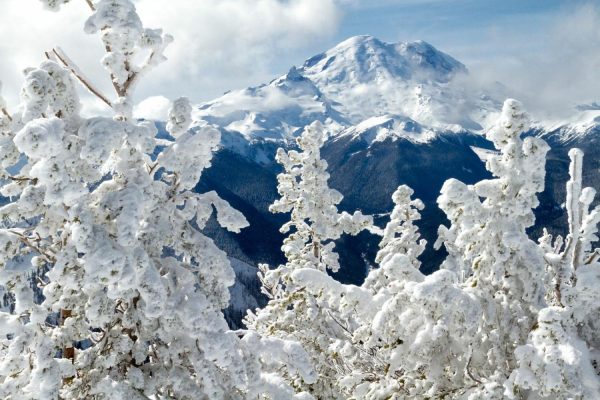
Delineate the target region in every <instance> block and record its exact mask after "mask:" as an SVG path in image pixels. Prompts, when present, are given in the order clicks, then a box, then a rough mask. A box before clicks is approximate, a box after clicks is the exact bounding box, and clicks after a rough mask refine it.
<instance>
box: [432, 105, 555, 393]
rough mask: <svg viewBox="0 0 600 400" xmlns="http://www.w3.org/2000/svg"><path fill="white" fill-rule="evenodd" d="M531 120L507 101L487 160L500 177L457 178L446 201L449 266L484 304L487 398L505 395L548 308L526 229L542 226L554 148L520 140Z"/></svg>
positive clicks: (481, 342) (476, 350) (539, 262)
mask: <svg viewBox="0 0 600 400" xmlns="http://www.w3.org/2000/svg"><path fill="white" fill-rule="evenodd" d="M527 121H528V117H527V115H526V114H525V113H524V112H523V110H522V106H521V104H520V103H519V102H517V101H516V100H507V101H506V102H505V103H504V106H503V108H502V114H501V116H500V118H499V120H498V122H497V123H496V125H495V126H494V127H493V128H492V129H491V130H490V131H489V132H488V133H487V137H488V138H489V139H490V140H491V141H492V142H493V143H494V145H495V146H496V148H497V149H498V150H499V151H500V153H499V154H497V155H493V156H492V157H490V158H489V159H488V161H487V168H488V170H489V171H490V172H492V174H494V176H495V177H496V178H495V179H490V180H484V181H481V182H479V183H477V184H475V185H474V186H467V185H464V184H463V183H461V182H458V181H456V180H449V181H447V182H446V183H445V184H444V186H443V188H442V196H441V197H440V198H439V204H440V207H441V208H442V210H444V211H445V212H446V214H447V215H448V217H449V219H450V222H451V227H450V229H445V228H443V227H442V228H441V229H440V241H443V242H444V244H445V245H446V247H447V249H448V251H449V253H450V257H449V260H448V265H449V266H452V268H455V269H456V270H457V271H459V272H460V273H461V274H463V279H464V281H465V285H466V286H471V287H472V288H473V290H474V291H475V292H476V293H477V296H478V298H479V299H480V302H481V305H482V310H483V315H482V319H481V326H480V328H479V332H478V335H477V338H475V342H474V343H473V356H472V360H471V363H470V365H471V366H472V369H473V370H475V371H477V374H478V376H479V377H478V378H476V381H475V382H474V383H477V381H481V382H488V385H487V388H486V389H485V391H486V392H489V391H490V390H491V389H490V388H492V387H493V391H498V392H500V391H501V384H502V382H504V380H505V379H506V378H507V377H508V375H510V373H511V370H512V369H513V368H514V367H515V359H514V350H515V348H516V346H518V345H519V344H522V343H524V342H525V340H526V339H527V336H528V333H529V332H530V330H531V327H532V326H533V325H534V323H535V320H536V315H537V312H538V311H539V309H540V308H541V307H543V305H544V285H543V281H544V269H545V267H544V259H543V253H542V251H541V250H540V249H539V247H538V246H537V244H536V243H535V242H533V241H532V240H531V239H529V238H528V236H527V233H526V229H527V228H528V227H530V226H532V225H533V223H534V215H533V209H534V208H535V207H537V205H538V204H539V202H538V199H537V196H536V194H537V193H539V192H541V191H542V190H543V188H544V177H545V169H544V165H545V155H546V152H547V151H548V149H549V147H548V145H547V144H546V143H545V142H544V141H542V140H541V139H539V138H535V137H527V138H525V139H524V140H522V139H521V138H520V135H521V133H522V132H524V131H526V130H527V129H528V126H527ZM480 198H483V199H484V200H483V202H481V201H480V200H479V199H480ZM498 396H500V397H501V392H500V393H499V394H498Z"/></svg>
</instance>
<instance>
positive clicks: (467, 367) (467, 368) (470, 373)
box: [465, 349, 483, 384]
mask: <svg viewBox="0 0 600 400" xmlns="http://www.w3.org/2000/svg"><path fill="white" fill-rule="evenodd" d="M472 359H473V350H472V349H470V351H469V360H468V361H467V366H466V367H465V371H466V372H467V375H468V376H469V378H471V379H473V380H474V381H475V382H477V383H479V384H482V383H483V382H482V381H481V380H479V379H477V378H475V376H474V375H473V373H472V372H471V360H472Z"/></svg>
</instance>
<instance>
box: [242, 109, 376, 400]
mask: <svg viewBox="0 0 600 400" xmlns="http://www.w3.org/2000/svg"><path fill="white" fill-rule="evenodd" d="M325 139H326V138H325V132H324V129H323V126H322V125H321V124H320V123H319V122H318V121H317V122H314V123H312V124H311V125H309V126H308V127H306V129H305V130H304V132H303V133H302V135H301V136H300V137H299V138H298V139H297V142H298V147H299V151H296V150H290V151H288V152H286V151H284V150H283V149H279V150H278V152H277V161H278V162H279V163H280V164H281V165H282V166H283V168H284V172H283V173H281V174H280V175H279V176H278V178H277V179H278V182H279V184H278V191H279V194H280V195H281V198H280V199H278V200H276V201H275V203H274V204H273V205H272V206H271V208H270V209H271V211H272V212H290V213H291V217H290V221H289V222H288V223H286V224H285V225H283V227H282V228H281V232H283V233H288V237H287V238H286V239H285V240H284V243H283V247H282V250H283V252H284V254H285V256H286V258H287V263H286V264H284V265H281V266H279V267H277V268H275V269H274V270H269V269H268V266H266V265H262V266H261V274H260V277H261V280H262V282H263V291H264V292H265V294H267V296H268V297H269V299H270V300H269V303H268V304H267V306H266V307H265V308H264V309H261V310H257V312H256V314H253V313H250V314H249V315H248V316H247V318H246V324H247V326H248V327H249V328H250V329H251V330H255V331H257V332H259V333H260V334H263V335H267V336H268V335H272V336H274V337H279V338H282V339H285V340H294V341H298V342H299V343H300V344H302V346H303V347H304V349H305V350H306V351H307V352H308V353H309V355H310V357H311V360H312V362H313V365H314V367H315V369H316V372H317V374H318V378H319V380H318V381H317V382H302V384H301V386H300V387H305V388H307V390H310V391H311V392H312V393H314V394H315V395H316V396H317V397H320V398H340V397H339V396H340V394H339V393H337V392H336V389H335V383H334V382H333V380H334V378H333V376H334V375H335V372H334V370H333V366H332V364H331V360H330V359H328V357H329V356H328V355H329V352H328V347H329V345H330V343H331V341H332V340H334V338H336V337H338V336H339V335H340V334H341V332H340V329H341V328H340V326H338V325H337V324H336V322H335V321H334V320H333V319H332V317H331V315H329V313H328V310H327V308H326V307H323V305H318V304H317V302H316V298H315V296H313V295H311V294H309V292H308V291H307V290H305V289H306V288H304V287H302V286H298V285H296V284H294V282H293V280H292V279H291V274H292V273H293V272H294V271H296V270H300V269H312V270H317V271H319V272H321V273H322V275H323V276H325V277H327V275H326V274H325V272H326V271H327V270H329V271H333V272H335V271H337V270H338V269H339V262H338V255H337V253H335V251H334V246H335V242H334V240H336V239H338V238H340V236H341V235H342V234H344V233H347V234H352V235H356V234H358V233H359V232H360V231H361V230H363V229H366V228H367V227H369V226H371V225H372V218H371V217H368V216H364V215H362V213H360V212H359V211H357V212H355V213H354V214H352V215H350V214H348V213H347V212H342V213H340V212H339V211H338V209H337V205H338V204H339V203H340V201H341V200H342V195H341V194H340V193H339V192H338V191H336V190H334V189H331V188H329V186H328V184H327V181H328V179H329V174H328V173H327V162H326V161H325V160H323V159H321V155H320V148H321V146H322V145H323V143H324V141H325Z"/></svg>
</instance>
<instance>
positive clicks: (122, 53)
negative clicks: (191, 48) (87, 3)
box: [85, 0, 173, 119]
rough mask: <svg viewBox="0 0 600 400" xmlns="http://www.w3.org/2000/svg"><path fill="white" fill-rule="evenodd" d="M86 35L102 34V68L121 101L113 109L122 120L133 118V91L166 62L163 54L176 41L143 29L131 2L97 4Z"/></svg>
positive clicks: (111, 0) (119, 0)
mask: <svg viewBox="0 0 600 400" xmlns="http://www.w3.org/2000/svg"><path fill="white" fill-rule="evenodd" d="M85 31H86V32H87V33H91V34H94V33H98V32H100V33H101V38H102V42H103V43H104V47H105V48H106V55H105V56H104V58H103V59H102V64H103V65H104V67H105V68H106V70H107V71H108V72H109V73H110V76H111V80H112V82H113V86H114V88H115V91H116V93H117V96H118V97H119V99H118V100H117V101H116V102H114V103H113V108H114V109H115V111H116V112H117V114H118V116H120V117H121V118H125V119H127V118H131V111H132V104H131V98H130V95H131V92H132V90H133V88H134V87H135V85H136V83H137V82H138V81H139V79H140V77H141V76H142V75H143V74H144V73H146V72H147V71H149V70H150V69H151V68H153V67H155V66H156V65H158V64H160V63H161V62H163V61H164V60H166V58H165V56H164V51H165V49H166V47H167V46H168V45H169V43H171V42H172V41H173V38H172V37H171V36H170V35H167V34H163V32H162V30H161V29H147V28H144V26H143V25H142V21H141V20H140V18H139V16H138V14H137V12H136V10H135V6H134V4H133V3H132V2H131V1H130V0H100V1H98V2H97V3H96V5H95V10H94V12H93V14H92V16H90V17H89V18H88V20H87V21H86V23H85ZM140 58H144V61H143V62H142V63H139V62H138V61H137V60H138V59H140Z"/></svg>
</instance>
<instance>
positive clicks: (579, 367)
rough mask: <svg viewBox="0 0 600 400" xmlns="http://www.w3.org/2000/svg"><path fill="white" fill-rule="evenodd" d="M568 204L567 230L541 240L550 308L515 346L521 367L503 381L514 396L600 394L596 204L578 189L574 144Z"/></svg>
mask: <svg viewBox="0 0 600 400" xmlns="http://www.w3.org/2000/svg"><path fill="white" fill-rule="evenodd" d="M569 156H570V158H571V165H570V175H571V179H570V180H569V181H568V182H567V188H566V189H567V191H566V192H567V199H566V203H565V204H566V208H567V214H568V221H569V234H568V235H567V237H566V240H563V238H562V237H558V238H557V239H556V240H553V238H552V236H551V235H549V234H548V233H546V234H545V235H544V237H542V239H541V240H540V246H541V248H542V249H543V250H544V251H545V260H546V263H547V271H548V276H547V279H546V282H547V284H548V286H547V288H546V298H547V300H548V307H546V308H543V309H542V310H540V312H539V314H538V318H537V324H536V326H535V328H534V329H532V330H531V332H530V334H529V340H528V341H527V343H526V344H524V345H523V346H520V347H519V348H517V350H516V357H517V361H518V364H519V368H517V369H515V370H514V371H513V373H512V374H511V376H510V379H509V380H508V381H507V382H506V383H505V387H506V395H507V396H509V397H511V398H515V397H517V398H518V396H519V395H522V394H523V393H529V392H533V393H536V394H538V395H539V396H543V397H545V398H571V399H588V398H590V399H591V398H595V397H598V396H600V377H599V376H598V372H599V371H598V370H597V366H598V362H599V361H600V359H599V352H598V346H599V345H600V338H599V337H598V329H599V328H600V327H599V324H598V321H599V320H598V318H599V317H600V294H599V291H598V288H599V287H600V263H598V258H599V254H600V251H599V249H592V244H593V243H594V242H596V241H598V237H597V236H596V234H597V232H598V223H599V222H600V206H598V207H596V208H595V209H594V210H590V205H591V204H592V201H593V200H594V197H595V193H596V192H595V190H594V189H592V188H585V189H584V188H582V167H583V152H582V151H581V150H579V149H572V150H571V151H570V152H569Z"/></svg>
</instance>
